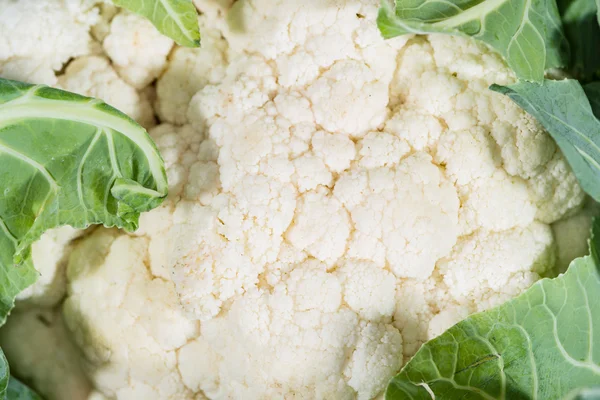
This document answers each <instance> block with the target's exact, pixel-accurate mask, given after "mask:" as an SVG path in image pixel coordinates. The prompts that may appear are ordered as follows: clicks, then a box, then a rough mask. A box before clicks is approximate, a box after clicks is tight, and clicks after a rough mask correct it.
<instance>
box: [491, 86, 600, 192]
mask: <svg viewBox="0 0 600 400" xmlns="http://www.w3.org/2000/svg"><path fill="white" fill-rule="evenodd" d="M491 89H492V90H495V91H497V92H500V93H503V94H505V95H507V96H508V97H510V98H511V99H512V100H513V101H514V102H515V103H517V104H518V105H519V106H520V107H521V108H523V109H524V110H525V111H527V112H528V113H529V114H531V115H533V116H534V117H535V118H536V119H537V120H538V121H539V122H540V123H541V124H542V125H543V126H544V128H545V129H546V130H547V131H548V132H549V133H550V135H552V137H553V138H554V140H555V141H556V143H557V144H558V146H559V147H560V149H561V150H562V152H563V154H564V155H565V157H566V158H567V160H568V161H569V164H570V165H571V168H572V169H573V172H574V173H575V175H577V178H578V179H579V183H580V184H581V187H582V188H583V189H584V190H585V191H586V192H587V193H588V194H589V195H591V196H592V197H593V198H594V199H595V200H596V201H599V200H600V121H599V120H598V119H597V118H596V117H595V116H594V113H593V111H592V108H591V106H590V102H589V101H588V98H587V97H586V94H585V92H584V90H583V88H582V87H581V85H580V84H579V82H577V81H576V80H572V79H566V80H563V81H551V80H545V81H544V83H543V84H541V85H538V84H534V83H528V82H519V83H517V84H515V85H512V86H509V87H504V86H498V85H492V87H491Z"/></svg>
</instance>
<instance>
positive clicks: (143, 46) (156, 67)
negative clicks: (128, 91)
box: [103, 12, 173, 89]
mask: <svg viewBox="0 0 600 400" xmlns="http://www.w3.org/2000/svg"><path fill="white" fill-rule="evenodd" d="M103 46H104V50H105V51H106V54H107V55H108V56H109V57H110V59H111V60H112V62H113V64H114V65H115V68H116V70H117V72H118V73H119V75H120V76H121V77H122V78H123V80H125V81H126V82H127V83H129V84H130V85H131V86H133V87H134V88H136V89H142V88H144V87H146V86H148V84H149V83H150V82H152V81H153V80H154V79H156V78H157V77H158V76H159V75H160V73H161V72H162V70H163V69H164V68H165V66H166V64H167V55H168V54H169V52H170V51H171V48H172V47H173V41H172V40H171V39H169V38H167V37H165V36H163V35H161V34H160V33H158V31H157V30H156V29H155V28H154V27H153V26H152V24H151V23H150V21H148V20H146V19H144V18H142V17H140V16H137V15H135V14H129V13H125V12H122V13H120V14H118V15H117V16H116V17H114V18H113V19H112V21H111V23H110V33H108V35H107V36H106V37H105V38H104V42H103Z"/></svg>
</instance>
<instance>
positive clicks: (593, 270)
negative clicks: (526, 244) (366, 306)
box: [385, 221, 600, 400]
mask: <svg viewBox="0 0 600 400" xmlns="http://www.w3.org/2000/svg"><path fill="white" fill-rule="evenodd" d="M593 230H594V233H593V235H592V239H591V244H590V247H591V248H592V249H594V253H595V254H597V249H598V246H599V243H598V241H599V238H598V234H599V233H600V232H599V230H600V223H599V222H598V221H596V222H595V223H594V228H593ZM599 298H600V274H599V270H598V260H597V259H596V258H595V257H594V256H587V257H583V258H579V259H577V260H575V261H574V262H573V263H572V264H571V266H570V267H569V269H568V271H567V272H566V273H565V274H564V275H561V276H559V277H557V278H555V279H543V280H541V281H539V282H537V283H536V284H534V285H533V286H532V287H531V288H529V289H528V290H527V291H526V292H525V293H523V294H522V295H521V296H519V297H517V298H515V299H513V300H511V301H509V302H507V303H505V304H503V305H501V306H500V307H497V308H494V309H491V310H489V311H486V312H483V313H479V314H475V315H472V316H471V317H469V318H467V319H465V320H463V321H461V322H459V323H458V324H457V325H455V326H453V327H452V328H450V329H449V330H447V331H446V332H444V333H443V334H442V335H440V336H439V337H437V338H435V339H433V340H431V341H429V342H427V343H426V344H424V345H423V346H422V347H421V349H420V350H419V351H418V352H417V354H415V356H414V357H413V358H412V359H411V360H410V361H409V363H408V364H407V365H406V366H405V367H404V368H403V369H402V371H401V372H400V374H398V375H397V376H396V377H395V378H393V379H392V381H391V382H390V384H389V385H388V388H387V390H386V394H385V397H386V400H398V399H427V400H430V399H432V398H436V399H472V400H475V399H488V400H491V399H507V400H520V399H540V400H541V399H544V400H552V399H557V400H559V399H562V398H563V397H565V396H567V395H569V394H571V393H573V391H574V390H576V389H578V388H585V387H589V386H593V385H596V384H598V383H599V382H600V365H599V363H600V345H599V343H600V301H598V299H599Z"/></svg>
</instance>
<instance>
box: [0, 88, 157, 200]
mask: <svg viewBox="0 0 600 400" xmlns="http://www.w3.org/2000/svg"><path fill="white" fill-rule="evenodd" d="M33 90H35V88H34V89H33ZM26 96H27V95H26ZM99 103H100V102H98V101H90V102H87V103H69V102H64V101H58V100H52V99H41V98H39V97H32V96H29V97H28V99H27V101H17V102H14V103H13V102H9V103H5V104H3V105H2V107H0V129H2V128H4V127H6V126H8V125H12V124H16V123H19V122H23V121H26V120H27V119H30V118H48V119H62V120H68V121H75V122H80V123H84V124H88V125H93V126H97V127H104V128H105V129H111V130H112V131H116V132H119V133H121V134H123V135H125V136H126V137H127V138H128V139H129V140H131V141H132V142H134V143H135V144H136V145H137V146H138V147H139V148H140V149H141V150H142V152H143V153H144V155H145V156H146V159H147V161H148V164H149V167H150V171H151V172H152V175H153V176H154V179H155V180H156V185H157V192H159V193H160V194H165V193H167V182H166V180H165V179H163V171H162V168H161V166H160V162H159V160H160V159H161V158H160V156H159V154H158V151H157V150H156V149H155V148H154V147H153V146H152V145H151V142H150V140H149V138H148V137H147V134H146V131H145V130H143V129H142V128H138V127H136V126H135V125H133V124H132V123H129V121H127V120H126V119H124V118H121V117H118V116H115V115H111V114H108V113H106V112H102V111H101V110H98V109H97V108H95V107H94V106H95V105H97V104H99Z"/></svg>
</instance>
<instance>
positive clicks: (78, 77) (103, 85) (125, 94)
mask: <svg viewBox="0 0 600 400" xmlns="http://www.w3.org/2000/svg"><path fill="white" fill-rule="evenodd" d="M57 86H58V87H60V88H61V89H64V90H68V91H70V92H75V93H78V94H82V95H85V96H91V97H97V98H100V99H102V100H104V101H105V102H107V103H108V104H111V105H112V106H114V107H116V108H118V109H119V110H121V111H123V112H124V113H126V114H127V115H129V116H130V117H131V118H133V119H135V120H137V121H138V122H139V123H140V124H141V125H143V126H145V127H151V126H153V125H154V112H153V110H152V106H151V105H150V101H149V100H148V99H147V97H145V96H144V94H143V93H138V92H137V91H136V90H135V89H134V88H133V87H131V86H129V85H128V84H127V83H125V82H124V81H123V80H122V79H121V78H120V77H119V75H117V73H116V71H115V70H114V69H113V67H112V66H111V65H110V62H109V60H108V59H107V58H105V57H102V56H86V57H80V58H78V59H77V60H75V61H73V62H72V63H70V64H69V66H68V67H67V68H66V70H65V73H64V74H63V75H61V76H60V77H59V78H58V84H57Z"/></svg>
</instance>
